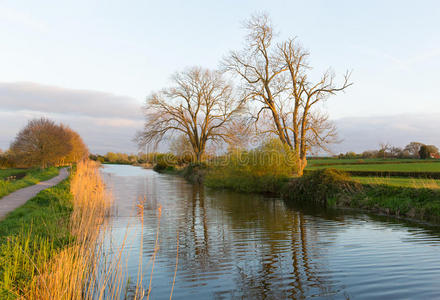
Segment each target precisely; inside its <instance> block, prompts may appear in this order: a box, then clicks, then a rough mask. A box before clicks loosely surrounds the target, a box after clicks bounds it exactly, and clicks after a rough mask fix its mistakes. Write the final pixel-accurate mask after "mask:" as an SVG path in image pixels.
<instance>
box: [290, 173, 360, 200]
mask: <svg viewBox="0 0 440 300" xmlns="http://www.w3.org/2000/svg"><path fill="white" fill-rule="evenodd" d="M360 189H361V185H360V184H359V183H356V182H353V181H351V180H350V176H349V175H348V174H347V173H345V172H342V171H339V170H336V169H321V170H316V171H313V172H309V173H307V174H306V175H304V176H303V177H299V178H295V179H293V180H292V181H291V182H290V183H289V184H288V185H287V186H286V188H285V189H284V190H283V192H282V195H283V198H285V199H287V200H292V201H302V202H304V201H307V202H312V203H315V204H320V205H324V206H326V205H328V204H329V201H331V200H334V198H335V197H336V196H341V195H344V194H350V193H353V192H356V191H358V190H360Z"/></svg>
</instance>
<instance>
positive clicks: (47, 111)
mask: <svg viewBox="0 0 440 300" xmlns="http://www.w3.org/2000/svg"><path fill="white" fill-rule="evenodd" d="M140 107H141V103H140V101H137V100H136V99H134V98H131V97H127V96H118V95H113V94H109V93H103V92H97V91H88V90H74V89H65V88H60V87H53V86H46V85H40V84H36V83H0V148H2V149H6V148H8V147H9V143H10V142H11V141H12V140H13V138H14V136H15V135H16V133H17V132H18V131H19V130H20V129H21V128H22V127H23V126H25V125H26V123H27V121H28V120H30V119H32V118H39V117H42V116H45V117H48V118H51V119H53V120H55V121H57V122H63V123H64V124H67V125H69V126H71V127H72V128H73V129H74V130H76V131H78V133H79V134H80V135H81V136H82V137H83V139H84V141H85V142H86V144H87V145H88V146H89V147H90V150H91V151H92V152H95V153H106V152H108V151H117V152H136V151H137V147H136V145H135V144H134V142H133V141H132V139H133V137H134V135H135V133H136V131H137V130H140V129H141V128H142V125H143V118H142V113H141V109H140ZM335 123H336V126H337V128H338V132H339V136H340V138H341V139H342V140H343V141H342V142H341V143H340V144H336V145H333V147H332V150H333V152H334V153H340V152H347V151H356V152H362V151H365V150H369V149H376V148H377V147H378V145H379V143H383V142H389V143H391V144H393V145H395V146H400V147H402V146H405V145H406V144H408V143H409V142H411V141H419V142H423V143H426V144H434V145H439V146H440V135H439V134H438V128H440V114H438V113H437V114H401V115H393V116H390V115H388V116H387V115H384V116H371V117H351V118H341V119H338V120H335ZM162 150H165V149H162Z"/></svg>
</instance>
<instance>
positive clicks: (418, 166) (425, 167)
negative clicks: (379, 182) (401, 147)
mask: <svg viewBox="0 0 440 300" xmlns="http://www.w3.org/2000/svg"><path fill="white" fill-rule="evenodd" d="M323 168H334V169H338V170H343V171H376V172H377V171H379V172H387V171H388V172H440V162H426V163H424V162H417V163H408V162H401V163H393V164H390V163H377V164H348V163H346V164H339V165H331V166H328V165H326V166H313V165H312V166H310V167H308V168H307V169H308V170H316V169H323Z"/></svg>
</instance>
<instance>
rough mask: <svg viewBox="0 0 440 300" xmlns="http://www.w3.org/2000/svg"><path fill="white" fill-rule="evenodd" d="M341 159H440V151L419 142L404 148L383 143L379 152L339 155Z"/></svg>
mask: <svg viewBox="0 0 440 300" xmlns="http://www.w3.org/2000/svg"><path fill="white" fill-rule="evenodd" d="M338 157H339V158H341V159H355V158H416V159H429V158H434V159H439V158H440V154H439V149H438V148H437V147H436V146H434V145H425V144H423V143H419V142H411V143H409V144H408V145H406V146H405V147H404V148H399V147H395V146H392V145H390V144H388V143H382V144H380V145H379V149H377V150H368V151H364V152H362V153H355V152H352V151H351V152H347V153H345V154H343V153H341V154H339V155H338Z"/></svg>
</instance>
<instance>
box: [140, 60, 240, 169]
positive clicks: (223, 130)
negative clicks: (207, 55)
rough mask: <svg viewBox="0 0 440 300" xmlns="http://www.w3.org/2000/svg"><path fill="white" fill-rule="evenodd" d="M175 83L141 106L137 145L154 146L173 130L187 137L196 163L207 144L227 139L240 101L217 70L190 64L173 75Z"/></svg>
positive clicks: (238, 109) (202, 154)
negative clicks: (142, 113) (142, 116)
mask: <svg viewBox="0 0 440 300" xmlns="http://www.w3.org/2000/svg"><path fill="white" fill-rule="evenodd" d="M172 79H173V82H174V86H172V87H170V88H166V89H163V90H162V91H160V92H157V93H154V94H152V95H151V96H149V97H148V98H147V102H146V105H145V107H144V111H145V117H146V122H145V126H144V130H143V131H142V132H140V133H138V135H137V142H138V144H139V145H140V146H145V145H148V144H155V145H157V144H158V143H160V142H161V141H163V139H164V138H166V137H169V136H170V135H172V134H173V133H176V132H177V133H180V134H184V135H185V137H186V138H187V139H188V140H189V142H190V144H191V146H192V150H193V152H194V157H195V159H196V161H197V162H200V161H202V160H203V157H204V154H205V150H206V146H207V143H208V142H209V141H213V142H221V141H223V142H227V141H228V140H229V139H230V137H231V136H230V134H229V132H228V130H227V127H228V125H229V124H230V123H231V122H232V120H233V118H234V116H236V115H238V114H239V113H240V111H241V110H242V108H243V101H241V100H237V98H235V97H234V96H235V95H234V91H233V88H232V86H231V85H230V84H229V83H227V82H226V81H225V80H224V79H223V76H222V74H221V73H220V72H218V71H210V70H205V69H202V68H198V67H193V68H191V69H188V70H186V71H184V72H180V73H177V74H175V75H174V76H173V78H172Z"/></svg>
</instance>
